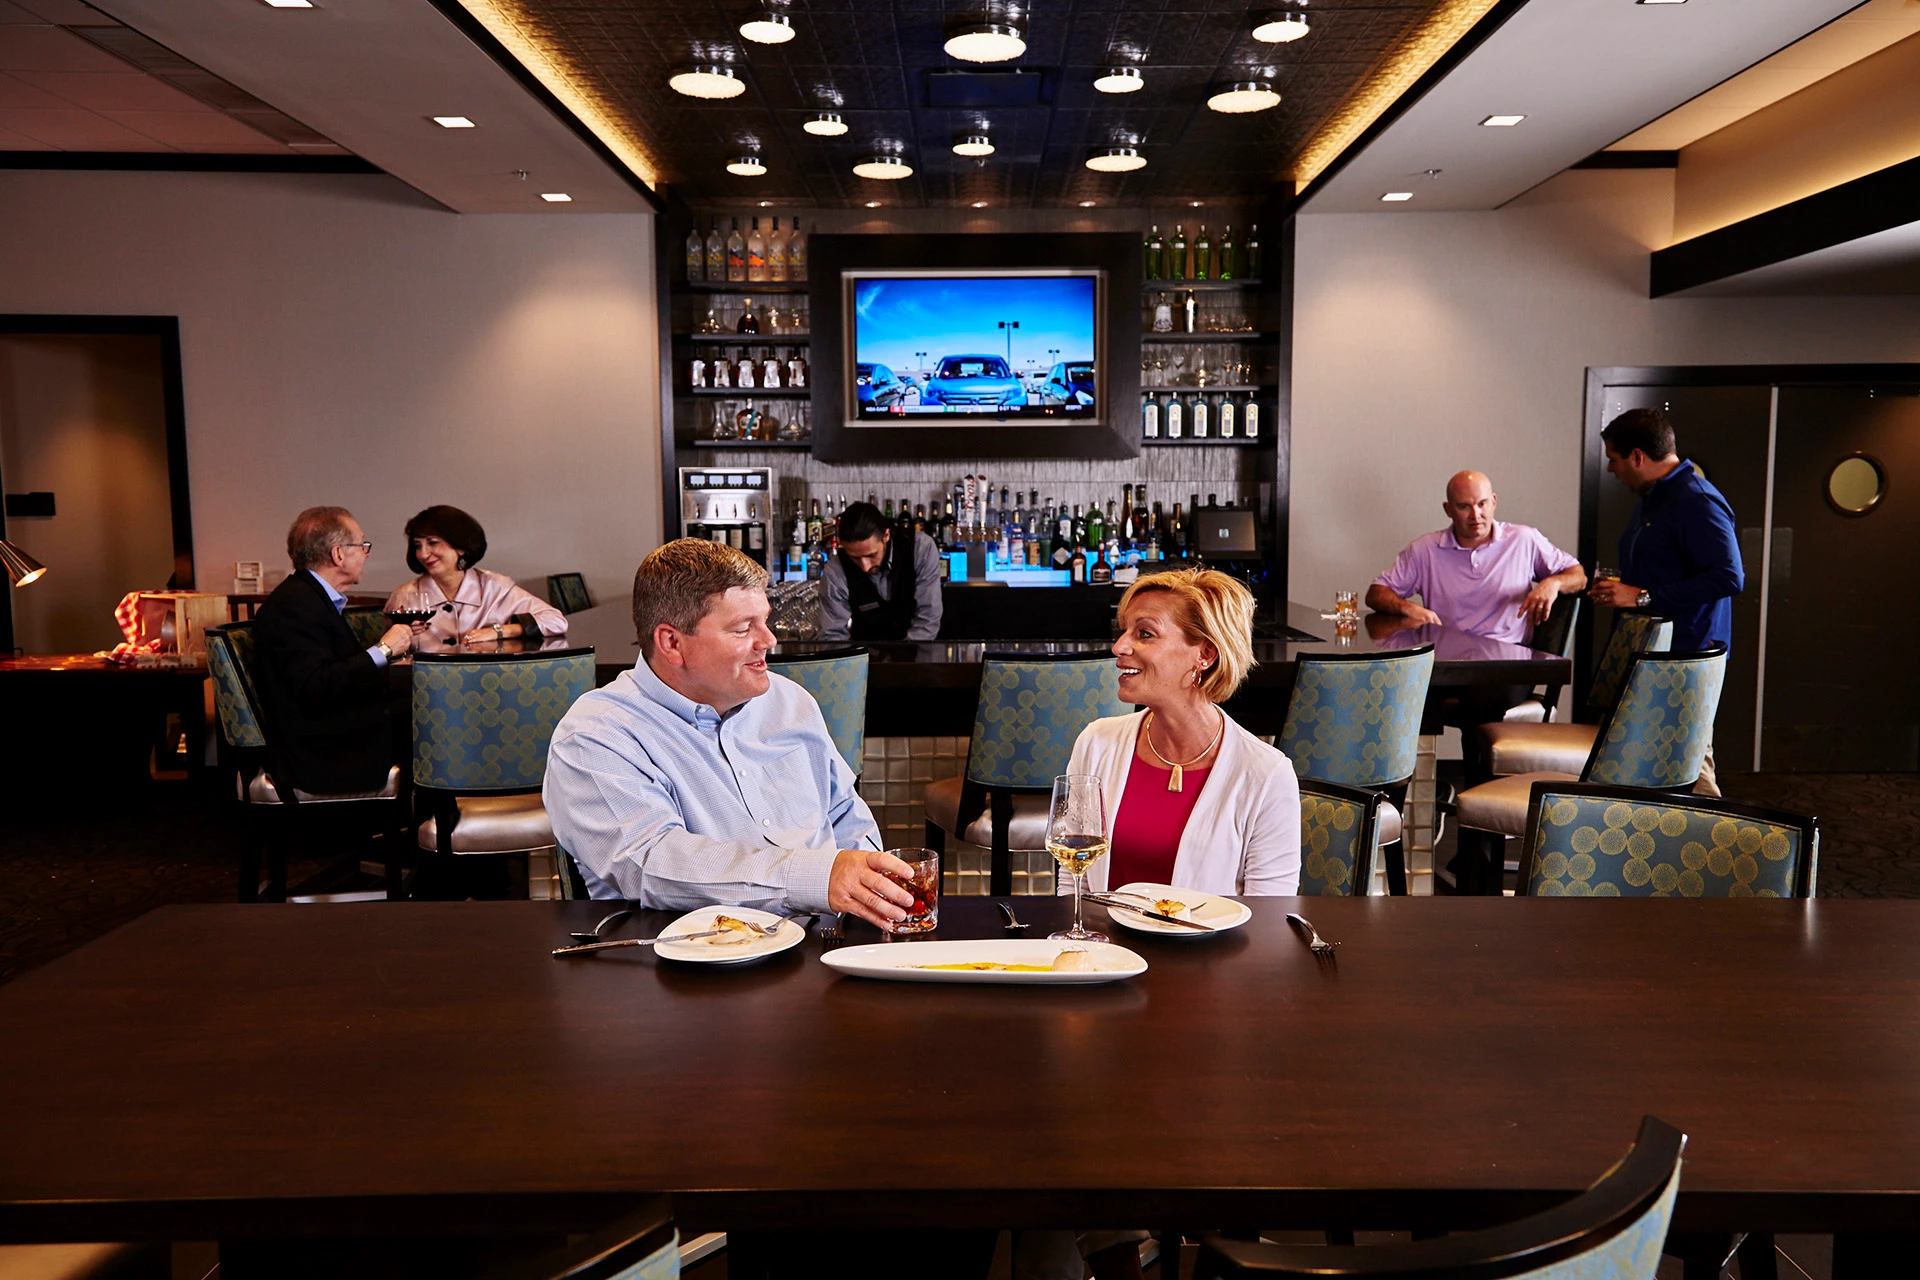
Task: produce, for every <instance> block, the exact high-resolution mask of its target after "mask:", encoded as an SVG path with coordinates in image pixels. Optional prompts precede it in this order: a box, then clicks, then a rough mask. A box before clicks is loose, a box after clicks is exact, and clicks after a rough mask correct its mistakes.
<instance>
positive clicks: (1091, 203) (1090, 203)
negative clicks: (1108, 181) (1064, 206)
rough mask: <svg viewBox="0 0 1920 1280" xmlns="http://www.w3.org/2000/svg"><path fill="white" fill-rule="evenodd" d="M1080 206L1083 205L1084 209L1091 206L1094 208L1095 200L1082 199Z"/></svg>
mask: <svg viewBox="0 0 1920 1280" xmlns="http://www.w3.org/2000/svg"><path fill="white" fill-rule="evenodd" d="M1080 207H1081V208H1082V209H1091V208H1093V201H1091V200H1082V201H1081V202H1080Z"/></svg>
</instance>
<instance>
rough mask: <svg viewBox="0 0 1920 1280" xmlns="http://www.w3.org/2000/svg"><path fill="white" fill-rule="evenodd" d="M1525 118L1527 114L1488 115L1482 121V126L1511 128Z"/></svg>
mask: <svg viewBox="0 0 1920 1280" xmlns="http://www.w3.org/2000/svg"><path fill="white" fill-rule="evenodd" d="M1525 119H1526V117H1525V116H1488V117H1487V118H1486V119H1485V120H1482V121H1481V122H1480V127H1481V128H1483V129H1511V128H1513V126H1515V125H1517V124H1519V123H1520V122H1521V121H1522V120H1525Z"/></svg>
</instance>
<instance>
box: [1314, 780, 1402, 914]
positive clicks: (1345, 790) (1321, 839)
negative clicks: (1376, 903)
mask: <svg viewBox="0 0 1920 1280" xmlns="http://www.w3.org/2000/svg"><path fill="white" fill-rule="evenodd" d="M1299 783H1300V895H1301V896H1302V897H1307V898H1312V897H1323V898H1348V897H1354V896H1356V895H1358V896H1362V897H1364V896H1365V895H1366V894H1368V893H1369V892H1371V891H1372V889H1373V868H1374V863H1375V860H1376V859H1377V858H1378V856H1379V853H1380V806H1381V804H1382V803H1383V801H1382V799H1381V796H1380V793H1379V792H1378V791H1368V790H1365V789H1364V788H1361V787H1343V786H1341V785H1340V784H1339V783H1337V782H1321V781H1319V780H1317V779H1314V778H1301V779H1299Z"/></svg>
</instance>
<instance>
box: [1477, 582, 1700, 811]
mask: <svg viewBox="0 0 1920 1280" xmlns="http://www.w3.org/2000/svg"><path fill="white" fill-rule="evenodd" d="M1569 634H1571V632H1569ZM1672 643H1673V623H1672V621H1670V620H1669V619H1666V618H1659V617H1655V616H1653V615H1652V614H1644V613H1623V614H1620V615H1619V616H1618V617H1616V618H1615V619H1614V624H1613V633H1612V634H1611V635H1610V636H1608V637H1607V647H1606V648H1605V649H1604V650H1602V651H1601V654H1600V665H1599V666H1598V667H1597V668H1596V669H1595V670H1594V673H1593V684H1592V686H1591V687H1590V688H1589V689H1588V690H1587V710H1589V711H1592V712H1598V713H1599V714H1601V715H1605V714H1606V713H1607V712H1609V711H1611V710H1613V704H1614V700H1615V699H1616V698H1618V697H1619V696H1620V689H1621V686H1622V683H1623V682H1624V680H1625V678H1626V674H1627V667H1628V665H1629V664H1630V663H1631V662H1632V661H1633V657H1634V655H1635V654H1638V653H1664V652H1666V650H1667V648H1668V646H1670V645H1671V644H1672ZM1522 705H1523V706H1524V705H1526V704H1524V703H1523V704H1522ZM1598 729H1599V726H1598V725H1592V724H1556V723H1553V722H1552V720H1551V718H1550V717H1542V718H1541V719H1540V720H1539V721H1537V722H1535V723H1527V722H1526V721H1522V720H1518V719H1516V718H1515V717H1514V716H1512V715H1509V716H1507V717H1506V718H1505V719H1503V720H1499V721H1496V722H1494V723H1492V724H1483V725H1481V726H1480V729H1479V736H1480V742H1481V758H1482V760H1484V762H1485V763H1486V766H1487V770H1488V774H1489V776H1491V777H1495V778H1500V777H1507V776H1510V775H1512V774H1516V773H1567V774H1577V773H1579V772H1580V770H1581V768H1582V767H1583V766H1584V765H1585V764H1586V760H1587V757H1588V756H1589V755H1590V754H1592V752H1593V740H1594V736H1595V734H1596V733H1597V732H1598Z"/></svg>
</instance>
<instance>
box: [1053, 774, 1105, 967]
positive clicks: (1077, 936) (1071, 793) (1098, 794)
mask: <svg viewBox="0 0 1920 1280" xmlns="http://www.w3.org/2000/svg"><path fill="white" fill-rule="evenodd" d="M1047 852H1048V853H1050V854H1052V855H1053V860H1054V861H1055V862H1057V863H1059V864H1060V865H1061V866H1062V867H1064V868H1065V869H1066V870H1067V872H1068V874H1070V875H1071V876H1072V877H1073V928H1071V929H1066V930H1063V931H1061V932H1059V933H1053V934H1049V935H1048V936H1049V937H1051V938H1057V939H1061V940H1064V941H1069V942H1105V941H1106V940H1107V937H1106V935H1105V934H1103V933H1092V932H1089V931H1088V929H1087V928H1086V926H1085V925H1084V924H1082V923H1081V921H1080V895H1081V894H1082V893H1083V892H1084V891H1085V889H1086V884H1087V870H1088V869H1089V868H1090V867H1092V866H1093V864H1094V863H1096V862H1098V861H1099V860H1100V859H1101V858H1102V857H1104V856H1105V855H1106V852H1107V799H1106V794H1105V792H1104V791H1103V789H1102V788H1101V785H1100V779H1099V778H1097V777H1094V776H1093V775H1091V774H1080V773H1069V774H1062V775H1061V776H1060V777H1058V778H1055V779H1054V780H1053V811H1052V814H1051V816H1050V817H1049V818H1048V820H1047Z"/></svg>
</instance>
